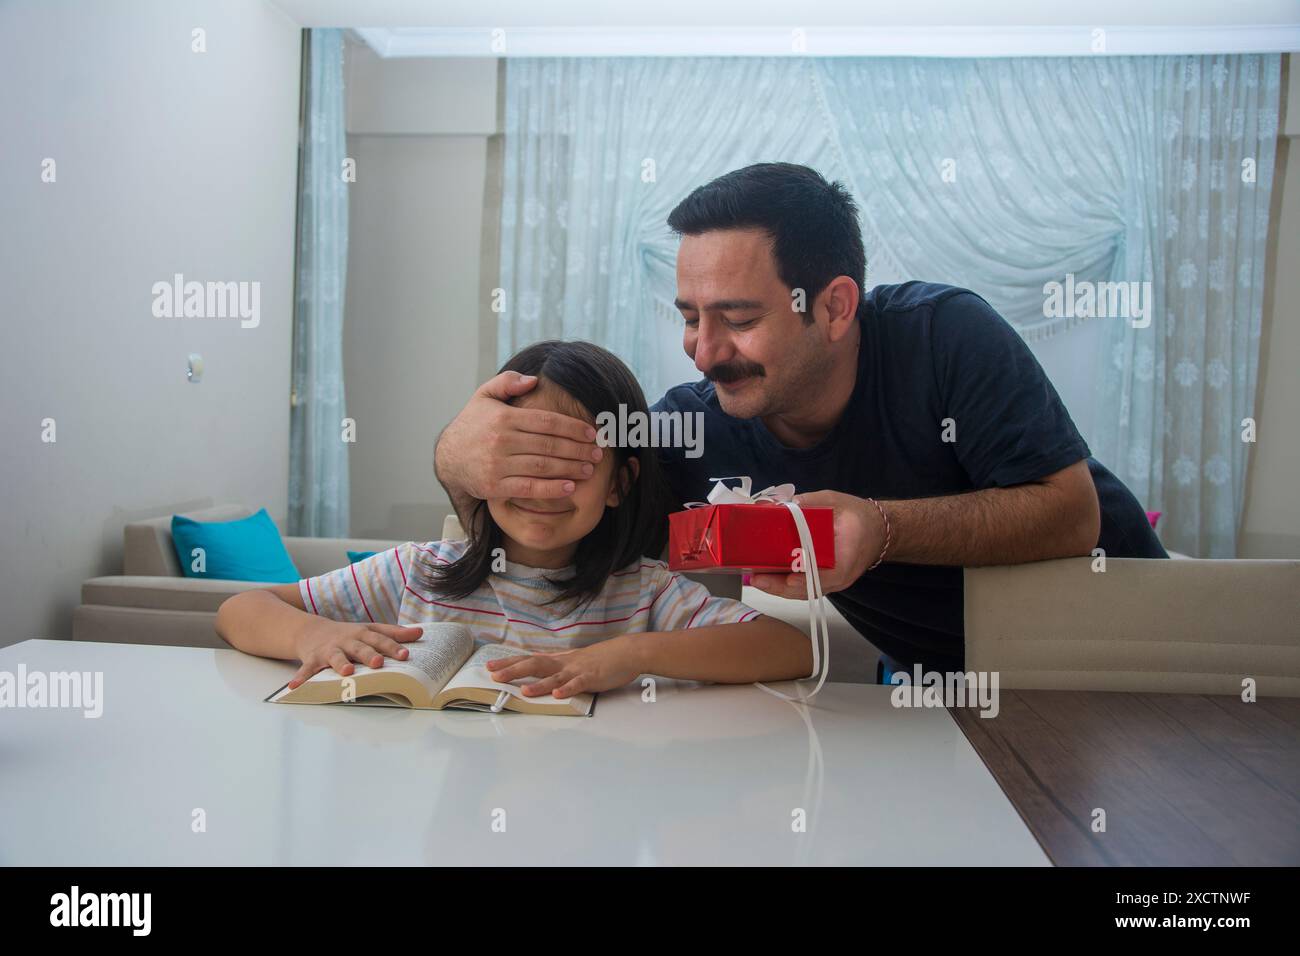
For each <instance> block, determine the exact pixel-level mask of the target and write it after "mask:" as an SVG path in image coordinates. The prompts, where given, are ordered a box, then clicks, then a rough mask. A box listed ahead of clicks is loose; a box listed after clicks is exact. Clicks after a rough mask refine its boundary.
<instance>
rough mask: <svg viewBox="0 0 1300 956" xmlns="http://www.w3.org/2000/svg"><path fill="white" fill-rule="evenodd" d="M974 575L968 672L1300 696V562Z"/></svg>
mask: <svg viewBox="0 0 1300 956" xmlns="http://www.w3.org/2000/svg"><path fill="white" fill-rule="evenodd" d="M1092 562H1093V559H1092V558H1086V557H1083V558H1061V559H1058V560H1055V561H1036V562H1033V563H1031V564H1021V565H1014V566H1006V567H987V568H967V569H966V570H965V574H964V581H965V628H966V667H967V670H974V671H985V672H992V671H997V672H998V674H999V681H1000V685H1001V686H1002V687H1005V688H1007V689H1043V690H1102V691H1141V692H1163V693H1176V694H1233V695H1240V694H1241V692H1242V681H1243V679H1244V678H1247V677H1250V678H1254V680H1255V682H1256V690H1257V692H1258V694H1259V695H1260V696H1275V697H1295V696H1300V629H1297V628H1296V624H1295V622H1296V621H1297V620H1300V560H1241V559H1238V560H1193V561H1167V560H1154V559H1142V558H1109V559H1107V561H1106V570H1105V571H1104V572H1097V571H1093V569H1092Z"/></svg>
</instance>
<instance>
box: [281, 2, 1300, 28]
mask: <svg viewBox="0 0 1300 956" xmlns="http://www.w3.org/2000/svg"><path fill="white" fill-rule="evenodd" d="M272 2H273V3H274V4H275V5H276V6H277V7H279V8H280V9H281V10H283V11H284V12H285V13H287V14H288V15H289V16H290V17H291V18H292V19H294V20H295V21H296V22H298V23H299V24H301V25H302V26H305V27H479V28H491V27H503V28H517V27H575V26H588V27H592V26H601V27H644V26H672V27H780V28H782V29H784V30H789V29H791V28H793V27H816V26H822V27H853V26H895V27H899V26H913V27H931V26H1003V27H1005V26H1100V27H1119V26H1154V27H1173V26H1184V27H1185V26H1260V25H1265V26H1267V25H1274V26H1276V25H1280V24H1290V25H1296V24H1300V0H1251V2H1249V3H1246V2H1241V0H1237V2H1232V0H1227V2H1225V0H1147V2H1142V0H1087V2H1080V0H978V2H973V0H908V2H906V3H897V2H894V0H890V2H887V3H885V2H879V0H876V2H872V0H810V2H804V3H801V4H793V5H787V4H758V3H755V2H754V0H655V3H654V4H653V5H650V4H644V3H629V2H617V0H546V2H545V3H539V2H537V0H433V2H430V0H272Z"/></svg>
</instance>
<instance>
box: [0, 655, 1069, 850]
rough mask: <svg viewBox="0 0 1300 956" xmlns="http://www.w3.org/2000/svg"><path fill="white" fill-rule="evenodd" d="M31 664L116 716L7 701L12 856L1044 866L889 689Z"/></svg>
mask: <svg viewBox="0 0 1300 956" xmlns="http://www.w3.org/2000/svg"><path fill="white" fill-rule="evenodd" d="M20 663H21V664H24V665H25V666H26V668H27V670H28V672H31V671H43V672H47V673H48V672H54V671H72V670H78V671H92V672H93V671H102V672H103V681H104V691H103V697H104V712H103V716H101V717H100V718H98V719H87V718H85V717H83V716H82V712H81V711H79V710H66V709H30V708H22V709H0V863H4V864H11V865H12V864H35V865H152V864H162V865H173V864H205V865H213V864H215V865H224V864H254V865H257V864H290V865H298V864H308V865H318V864H388V865H391V864H423V863H433V864H453V865H460V864H507V865H539V866H546V865H573V864H718V863H722V864H807V863H811V864H1013V865H1047V864H1048V860H1047V858H1046V856H1045V855H1044V854H1043V852H1042V850H1041V849H1040V848H1039V846H1038V844H1037V842H1036V841H1035V840H1034V838H1033V837H1032V836H1031V835H1030V833H1029V831H1028V830H1027V829H1026V828H1025V826H1024V824H1023V823H1022V822H1021V820H1020V818H1019V816H1018V815H1017V813H1016V811H1015V810H1014V809H1013V808H1012V806H1011V804H1010V803H1009V802H1008V800H1007V799H1006V797H1005V796H1004V795H1003V794H1002V792H1001V790H1000V789H999V788H998V786H997V784H996V783H995V781H994V780H993V778H992V777H991V776H990V774H989V773H988V771H987V770H986V769H985V767H984V765H983V764H982V762H981V761H980V759H979V757H978V756H977V755H976V754H975V752H974V750H973V749H972V748H971V746H970V745H969V744H968V743H967V741H966V739H965V737H964V736H963V734H962V733H961V731H960V730H959V729H958V728H957V726H956V724H955V723H954V722H953V720H952V718H951V717H950V716H949V715H948V713H947V712H946V711H944V710H941V709H936V710H919V709H918V710H899V709H895V708H893V707H891V706H890V703H889V689H888V688H885V687H879V686H875V685H866V684H827V686H826V687H825V689H824V690H823V691H822V693H821V694H819V695H818V697H817V698H816V699H815V702H814V703H815V706H814V707H812V708H809V709H807V710H806V711H804V714H806V718H805V716H804V715H803V714H801V712H800V710H801V709H800V708H796V707H795V706H793V705H791V704H788V703H786V702H784V701H780V700H777V699H776V698H774V697H771V696H769V695H767V694H765V693H763V692H762V691H760V690H758V689H757V688H755V687H752V686H749V685H745V686H722V685H696V684H690V683H676V682H672V681H667V680H660V681H659V682H658V687H657V699H656V701H655V702H654V703H646V702H643V701H642V698H641V689H640V687H639V686H631V687H628V688H624V689H623V690H621V691H617V692H613V693H607V694H603V695H601V697H600V700H599V702H598V706H597V708H596V713H595V716H593V717H591V718H576V717H534V716H525V715H518V714H500V715H491V714H481V713H471V712H453V711H447V712H442V713H433V712H427V711H407V710H401V709H391V708H377V707H346V706H341V705H334V706H302V705H298V706H292V705H282V704H268V703H264V702H263V700H262V698H264V697H265V696H266V695H267V694H269V693H270V692H271V691H272V690H274V689H275V688H277V687H278V686H280V684H282V683H283V682H284V681H285V680H286V679H287V678H288V676H289V675H290V674H291V673H292V672H293V670H294V668H293V666H292V665H290V664H286V663H282V662H277V661H268V660H262V659H259V658H253V657H248V656H246V655H244V654H241V653H239V652H237V651H233V650H208V649H199V648H180V647H153V646H139V645H128V644H97V643H87V642H71V641H26V642H23V643H21V644H16V645H13V646H10V647H6V648H0V671H9V672H10V673H16V672H17V670H18V665H19V664H20ZM797 808H801V809H803V810H804V811H805V812H806V815H807V829H806V832H802V833H798V832H793V831H792V820H793V819H794V816H793V814H794V811H795V810H796V809H797ZM196 809H201V810H202V811H203V812H204V814H205V817H206V831H205V832H194V830H193V828H192V820H193V819H194V811H195V810H196ZM497 810H504V811H505V815H504V820H505V832H494V830H493V822H494V819H495V820H497V821H498V822H499V821H500V819H501V816H500V814H497V815H496V816H495V817H494V811H497Z"/></svg>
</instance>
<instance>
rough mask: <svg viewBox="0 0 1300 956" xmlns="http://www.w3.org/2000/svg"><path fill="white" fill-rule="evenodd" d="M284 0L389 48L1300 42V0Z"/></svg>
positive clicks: (827, 49) (621, 49)
mask: <svg viewBox="0 0 1300 956" xmlns="http://www.w3.org/2000/svg"><path fill="white" fill-rule="evenodd" d="M271 2H272V3H274V4H275V5H276V6H277V7H279V8H280V9H281V10H283V11H284V12H285V13H286V14H287V15H288V16H289V17H291V18H292V19H293V20H295V21H296V22H297V23H299V24H300V25H302V26H305V27H352V28H355V29H356V30H357V34H358V36H360V37H361V38H362V39H364V40H365V42H366V43H367V44H369V45H370V47H371V48H372V49H373V50H374V51H375V52H376V53H378V54H379V55H381V56H385V57H389V56H495V55H502V54H504V55H507V56H709V55H720V56H737V55H740V56H760V55H773V56H775V55H781V54H790V53H794V52H799V53H807V54H810V55H815V56H1081V55H1085V54H1089V53H1094V52H1097V50H1096V40H1097V35H1096V33H1095V32H1094V31H1096V30H1098V29H1101V30H1104V31H1105V37H1104V40H1105V46H1104V51H1103V52H1105V53H1108V54H1113V55H1114V54H1119V55H1125V54H1128V55H1133V54H1172V53H1244V52H1283V51H1300V0H1261V2H1254V3H1251V4H1249V5H1247V4H1244V3H1235V4H1234V3H1224V2H1222V0H1212V2H1211V0H1156V2H1147V3H1140V2H1135V0H1094V2H1089V3H1078V2H1067V3H1044V2H1042V0H985V2H983V3H972V2H969V0H910V2H908V3H906V4H896V3H889V4H880V3H870V2H864V0H820V2H815V3H807V4H805V5H803V6H801V7H799V8H798V9H797V10H794V11H793V12H792V11H791V10H790V9H788V8H780V9H774V8H772V7H767V8H760V7H757V5H756V4H755V3H754V2H753V0H657V2H656V3H655V5H654V7H653V9H649V8H647V7H645V6H643V5H641V4H633V3H625V4H622V5H617V6H615V5H611V4H610V2H609V0H600V2H593V0H550V2H548V3H546V4H539V3H537V2H536V0H475V2H467V0H440V2H434V3H431V2H429V0H271ZM793 16H797V17H798V20H792V19H791V17H793ZM795 30H798V31H800V33H799V34H798V39H799V41H800V42H801V44H802V48H800V49H797V50H796V49H795V44H794V42H793V41H794V38H795V33H794V31H795ZM494 31H495V32H494ZM494 39H495V41H496V43H495V45H494ZM502 41H504V44H505V46H504V49H502V47H501V46H500V44H501V42H502Z"/></svg>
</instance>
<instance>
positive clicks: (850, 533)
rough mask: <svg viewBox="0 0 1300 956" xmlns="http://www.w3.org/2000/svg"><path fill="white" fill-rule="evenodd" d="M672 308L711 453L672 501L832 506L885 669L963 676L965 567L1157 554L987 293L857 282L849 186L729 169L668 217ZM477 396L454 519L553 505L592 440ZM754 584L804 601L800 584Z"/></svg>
mask: <svg viewBox="0 0 1300 956" xmlns="http://www.w3.org/2000/svg"><path fill="white" fill-rule="evenodd" d="M668 223H669V225H670V226H671V227H672V228H673V230H674V231H675V232H676V233H678V234H679V235H681V236H682V242H681V246H680V248H679V250H678V253H677V307H678V309H679V310H680V311H681V313H682V316H683V318H684V320H685V335H684V340H683V345H684V347H685V349H686V353H687V354H688V355H689V356H691V358H692V359H693V360H694V361H695V367H696V368H697V369H699V370H700V372H701V373H702V374H703V375H704V379H703V380H701V381H699V382H695V383H693V384H685V385H679V386H677V387H676V388H673V389H670V390H669V391H668V393H667V394H666V395H665V396H664V397H663V398H662V399H661V400H660V401H659V402H658V403H657V404H656V405H655V406H654V409H653V410H655V411H680V412H684V413H692V412H700V413H702V414H703V416H704V440H703V455H702V457H699V458H688V457H686V455H685V449H680V448H678V449H664V450H663V451H662V452H661V454H662V456H663V461H664V466H665V469H666V471H667V473H668V476H669V481H670V482H671V484H672V490H673V493H674V495H675V498H676V500H677V501H679V502H685V501H692V500H701V499H702V498H703V497H704V496H705V494H707V492H708V490H709V488H710V487H711V483H710V482H709V480H708V479H709V478H710V477H712V476H724V475H751V476H752V477H753V479H754V487H755V488H756V489H759V488H763V487H765V486H767V485H772V484H782V483H785V482H791V483H793V484H794V485H795V487H796V488H798V489H800V490H801V491H805V492H807V493H804V494H800V495H799V496H798V498H797V500H798V501H799V503H800V504H802V505H805V506H808V507H831V508H834V509H835V569H834V570H833V571H830V572H827V573H826V574H824V575H823V576H822V584H823V587H824V589H825V590H826V592H827V594H828V596H829V599H830V601H831V603H832V604H833V605H834V606H835V607H836V608H837V609H838V610H839V611H840V613H841V614H843V615H844V617H845V618H846V619H847V620H848V621H849V623H851V624H852V625H853V626H854V628H856V629H857V630H858V631H859V632H860V633H861V634H862V635H863V636H864V637H866V638H867V639H868V640H869V641H871V642H872V643H873V644H874V645H876V647H877V648H878V649H880V650H881V651H882V652H883V654H884V655H885V656H886V658H888V659H889V664H890V666H891V667H894V668H896V667H900V666H901V667H905V668H908V669H910V668H911V667H912V665H913V664H916V663H919V664H921V665H922V667H923V668H924V669H927V670H938V671H952V670H958V669H961V668H962V666H963V658H964V647H963V627H962V568H963V567H969V566H975V565H985V564H1018V563H1021V562H1026V561H1040V560H1044V559H1048V558H1060V557H1070V556H1075V555H1087V554H1090V553H1091V552H1092V551H1093V549H1094V548H1101V549H1102V550H1103V551H1104V552H1105V553H1106V555H1107V556H1108V557H1149V558H1165V557H1168V555H1167V554H1166V553H1165V550H1164V548H1162V547H1161V545H1160V542H1159V540H1158V539H1157V538H1156V536H1155V534H1154V532H1153V531H1152V530H1151V527H1150V524H1149V523H1148V521H1147V519H1146V515H1145V514H1144V512H1143V510H1142V508H1141V506H1140V505H1139V504H1138V502H1137V500H1136V499H1135V498H1134V497H1133V495H1132V494H1131V493H1130V492H1129V490H1128V489H1127V488H1125V487H1124V485H1123V484H1122V483H1121V482H1120V481H1119V480H1118V479H1117V478H1115V476H1114V475H1112V474H1111V473H1110V472H1109V471H1108V470H1106V468H1104V467H1103V466H1102V465H1101V464H1100V463H1099V462H1097V461H1096V460H1095V459H1093V458H1091V457H1090V453H1089V450H1088V446H1087V445H1086V443H1085V442H1084V441H1083V438H1082V437H1081V436H1080V435H1079V432H1078V430H1077V429H1076V428H1075V426H1074V423H1073V422H1072V421H1071V420H1070V416H1069V414H1068V413H1067V412H1066V410H1065V406H1064V405H1063V404H1062V403H1061V400H1060V397H1059V396H1058V395H1057V394H1056V390H1055V389H1054V388H1053V387H1052V384H1051V382H1050V381H1049V380H1048V378H1047V376H1046V375H1045V374H1044V372H1043V370H1042V368H1041V367H1040V366H1039V364H1038V362H1037V360H1036V359H1035V358H1034V356H1033V354H1032V353H1031V352H1030V351H1029V348H1028V347H1027V346H1026V345H1025V344H1024V342H1023V341H1022V340H1021V339H1020V337H1019V336H1018V335H1017V334H1016V332H1015V330H1014V329H1012V328H1011V326H1010V325H1009V324H1008V323H1007V322H1006V321H1005V320H1004V319H1003V318H1002V317H1001V316H999V315H998V314H997V312H996V311H994V309H993V308H992V307H991V306H989V304H988V303H987V302H985V301H984V300H983V299H982V298H980V297H979V296H978V295H976V294H975V293H973V292H970V291H967V290H965V289H959V288H955V287H952V286H945V285H936V284H931V283H922V282H908V283H904V284H902V285H897V286H878V287H877V288H875V289H873V290H871V292H869V293H868V294H867V295H866V296H865V297H863V296H862V295H861V294H860V290H861V289H862V286H863V283H864V280H865V272H866V257H865V254H864V251H863V245H862V236H861V232H860V230H859V228H858V220H857V210H856V207H855V205H854V202H853V200H852V198H851V197H850V196H849V195H848V193H847V192H846V191H845V190H844V189H843V187H841V186H840V185H839V184H838V183H836V184H831V183H828V182H826V180H825V179H823V178H822V177H821V176H820V175H819V174H818V173H816V172H814V171H813V170H811V169H808V168H807V167H804V166H795V165H791V164H788V163H762V164H759V165H755V166H749V167H746V168H744V169H740V170H736V171H734V172H731V173H727V174H726V175H725V176H721V177H719V178H718V179H715V180H714V181H713V182H710V183H708V184H706V185H704V186H701V187H700V188H699V189H697V190H695V191H694V192H693V193H691V195H690V196H688V197H687V198H686V199H685V200H683V201H682V202H681V203H680V204H679V205H678V206H677V208H676V209H674V210H673V211H672V213H671V215H670V216H669V218H668ZM532 384H533V383H532V382H520V381H518V380H517V377H515V376H511V375H509V374H505V375H500V376H497V378H494V379H492V380H491V381H490V382H488V383H487V384H486V385H484V386H483V387H482V388H480V389H479V391H478V392H477V393H476V394H475V396H474V398H473V399H471V401H470V402H469V404H467V405H466V407H465V409H464V410H463V411H462V412H461V413H460V415H459V416H457V418H456V420H455V421H453V422H452V423H451V424H450V425H449V426H448V427H447V428H446V430H445V431H444V432H443V434H442V436H440V438H439V442H438V447H437V449H436V452H435V469H436V471H437V474H438V477H439V479H440V480H441V481H442V483H443V486H444V487H445V488H446V489H447V491H448V494H449V495H450V496H451V499H452V502H453V504H454V505H455V507H456V510H457V512H458V513H460V514H462V515H464V514H465V512H466V504H467V503H468V502H470V501H472V500H473V499H474V498H479V497H497V496H509V497H514V496H520V497H535V498H554V497H562V496H564V495H565V494H567V493H568V491H569V490H571V489H572V484H571V483H570V484H569V485H567V486H566V485H565V481H566V480H568V479H574V478H581V477H585V474H586V473H588V472H586V469H587V468H588V467H589V466H588V465H587V462H588V461H589V460H598V459H599V449H594V450H593V440H594V438H595V432H594V430H593V429H590V428H589V427H588V426H586V425H585V423H583V422H580V421H578V420H576V419H563V418H562V417H559V416H554V415H540V414H532V415H529V414H527V410H526V409H514V408H511V407H509V406H505V405H504V404H502V401H503V400H504V399H506V398H508V397H509V396H511V395H516V394H521V393H522V392H524V391H527V390H528V389H529V388H531V387H532ZM752 583H753V584H754V585H755V586H757V587H760V588H762V589H763V590H765V591H769V592H770V593H773V594H779V595H783V596H787V597H803V596H804V578H803V575H802V574H798V575H796V574H791V575H788V576H786V575H756V576H755V577H754V579H753V582H752Z"/></svg>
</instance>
